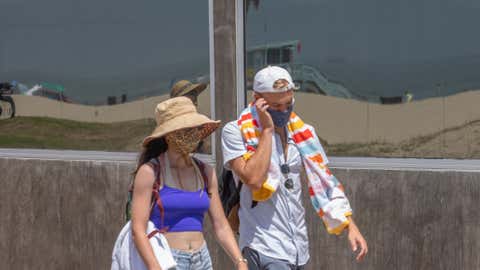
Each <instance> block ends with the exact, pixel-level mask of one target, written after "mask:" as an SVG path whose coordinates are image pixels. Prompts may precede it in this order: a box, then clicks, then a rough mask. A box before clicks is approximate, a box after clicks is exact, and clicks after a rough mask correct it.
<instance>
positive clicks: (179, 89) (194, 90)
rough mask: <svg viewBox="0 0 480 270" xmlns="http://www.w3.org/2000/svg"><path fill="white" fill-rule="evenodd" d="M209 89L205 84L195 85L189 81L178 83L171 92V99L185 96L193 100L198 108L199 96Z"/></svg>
mask: <svg viewBox="0 0 480 270" xmlns="http://www.w3.org/2000/svg"><path fill="white" fill-rule="evenodd" d="M206 87H207V85H206V84H204V83H198V84H193V83H191V82H190V81H187V80H181V81H178V82H176V83H175V84H174V85H173V87H172V89H171V90H170V97H171V98H173V97H180V96H185V97H188V98H190V99H191V100H192V102H193V104H195V106H198V101H197V98H198V95H200V93H201V92H203V90H205V88H206Z"/></svg>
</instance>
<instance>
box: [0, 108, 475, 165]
mask: <svg viewBox="0 0 480 270" xmlns="http://www.w3.org/2000/svg"><path fill="white" fill-rule="evenodd" d="M154 127H155V121H154V120H152V119H144V120H137V121H128V122H121V123H110V124H102V123H86V122H77V121H70V120H61V119H52V118H45V117H15V118H13V119H5V120H1V121H0V147H3V148H40V149H41V148H44V149H74V150H101V151H134V152H136V151H139V149H140V144H141V142H142V139H143V138H144V137H145V136H147V135H148V134H150V133H151V132H152V130H153V129H154ZM321 141H322V144H323V145H324V147H325V150H326V151H327V154H328V155H330V156H375V157H420V158H422V157H425V158H477V159H478V158H480V120H479V121H473V122H469V123H466V124H464V125H461V126H458V127H453V128H448V129H446V130H444V131H439V132H436V133H434V134H430V135H425V136H418V137H415V138H412V139H408V140H405V141H402V142H400V143H388V142H381V141H378V142H370V143H341V144H329V143H328V142H327V141H325V140H323V139H321ZM204 143H205V145H204V146H205V147H204V148H205V149H208V148H209V145H210V144H209V140H205V142H204Z"/></svg>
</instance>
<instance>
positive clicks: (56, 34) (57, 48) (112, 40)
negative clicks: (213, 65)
mask: <svg viewBox="0 0 480 270" xmlns="http://www.w3.org/2000/svg"><path fill="white" fill-rule="evenodd" d="M0 10H2V12H1V13H2V16H1V17H0V32H1V33H2V34H1V36H2V38H1V40H0V76H1V74H3V75H4V76H8V77H9V78H8V79H16V80H19V81H22V80H26V81H41V80H54V81H55V82H57V83H62V84H67V85H66V88H67V92H69V93H70V94H71V95H72V96H84V94H87V93H88V92H93V93H92V94H95V92H98V90H101V91H105V92H111V93H112V94H115V93H116V91H117V90H119V89H120V88H123V86H122V85H125V84H126V87H124V88H125V89H135V88H136V87H138V88H142V87H143V88H152V87H160V85H156V86H155V85H153V84H162V83H163V85H165V84H166V83H167V84H168V83H170V81H171V80H172V79H175V78H177V79H179V78H178V77H181V76H188V77H192V76H200V75H202V74H205V73H208V72H209V66H208V60H209V57H208V55H209V52H208V48H209V46H208V1H207V0H203V1H198V0H197V1H185V0H177V1H153V0H152V1H146V0H143V1H126V0H102V1H92V0H83V1H72V0H43V1H38V0H20V1H18V0H15V1H13V0H7V1H6V0H0ZM2 77H3V76H2ZM13 77H14V78H13ZM145 83H146V84H145ZM92 84H93V85H98V86H100V85H101V89H99V87H94V86H92ZM142 84H145V85H142ZM82 85H83V86H82ZM167 86H168V85H167ZM167 86H164V87H163V88H164V89H165V88H166V87H167ZM95 88H96V89H95ZM115 88H116V89H115ZM160 90H161V89H160Z"/></svg>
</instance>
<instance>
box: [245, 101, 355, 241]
mask: <svg viewBox="0 0 480 270" xmlns="http://www.w3.org/2000/svg"><path fill="white" fill-rule="evenodd" d="M237 123H238V126H239V127H240V130H241V133H242V136H243V140H244V142H245V147H246V149H247V153H246V154H245V155H244V156H243V158H244V159H245V160H248V159H249V158H250V157H251V156H252V155H253V153H255V150H256V148H257V146H258V141H259V137H260V130H261V127H260V125H259V123H260V122H259V120H258V115H257V112H256V109H255V106H253V103H251V104H250V105H249V106H248V107H247V108H246V109H245V110H243V112H242V113H241V114H240V117H239V119H238V121H237ZM287 128H288V133H289V136H291V138H293V141H294V142H295V144H296V145H297V147H298V149H299V152H300V154H301V155H302V157H303V158H302V160H303V165H304V167H305V172H306V175H307V179H308V191H309V194H310V199H311V202H312V205H313V208H314V209H315V211H316V213H317V214H318V215H319V216H320V217H321V218H322V220H323V222H324V224H325V226H326V228H327V231H328V232H329V233H330V234H337V235H338V234H340V233H341V232H342V231H343V229H344V228H345V227H347V226H348V224H349V221H348V219H347V217H348V216H350V215H352V209H351V207H350V203H349V201H348V199H347V197H346V196H345V193H344V188H343V186H342V184H341V183H340V182H339V181H338V180H337V178H335V176H334V175H333V174H332V173H331V171H330V170H329V169H328V167H327V166H326V164H325V163H324V160H323V157H322V154H321V153H322V146H321V145H320V141H319V140H318V138H317V137H316V136H314V134H315V133H314V132H313V130H312V129H311V128H310V127H309V126H307V125H305V123H304V122H303V121H302V120H301V119H300V117H298V116H297V115H296V114H295V113H294V112H292V114H291V115H290V120H289V122H288V124H287ZM281 178H282V173H281V171H280V165H279V164H276V163H275V162H271V163H270V166H269V170H268V177H267V179H266V180H265V182H264V183H263V186H262V188H261V189H260V190H258V191H253V192H252V197H253V200H255V201H265V200H268V199H269V198H270V197H271V196H272V195H273V193H274V192H275V191H276V189H277V188H278V186H279V185H280V182H281V181H280V179H281Z"/></svg>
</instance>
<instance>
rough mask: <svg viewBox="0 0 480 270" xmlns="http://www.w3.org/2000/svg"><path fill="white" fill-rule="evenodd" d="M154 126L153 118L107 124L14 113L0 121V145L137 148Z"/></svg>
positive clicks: (80, 148) (19, 146)
mask: <svg viewBox="0 0 480 270" xmlns="http://www.w3.org/2000/svg"><path fill="white" fill-rule="evenodd" d="M154 127H155V121H153V120H152V119H144V120H137V121H127V122H120V123H108V124H104V123H86V122H78V121H71V120H63V119H52V118H46V117H15V118H13V119H6V120H2V121H0V147H5V148H40V149H42V148H45V149H47V148H48V149H75V150H105V151H138V150H139V149H140V143H141V141H142V140H143V138H144V137H145V136H147V135H148V134H150V133H151V132H152V130H153V129H154Z"/></svg>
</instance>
